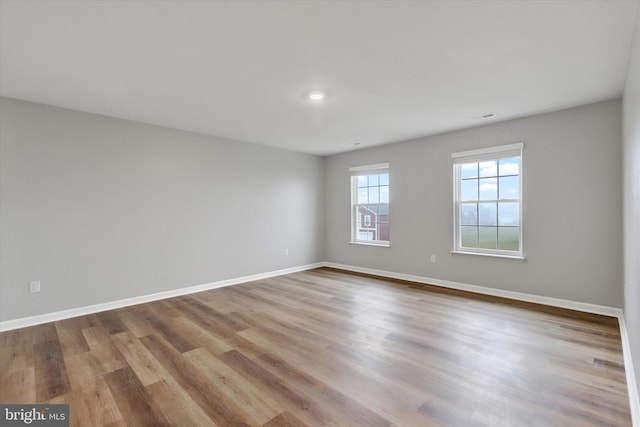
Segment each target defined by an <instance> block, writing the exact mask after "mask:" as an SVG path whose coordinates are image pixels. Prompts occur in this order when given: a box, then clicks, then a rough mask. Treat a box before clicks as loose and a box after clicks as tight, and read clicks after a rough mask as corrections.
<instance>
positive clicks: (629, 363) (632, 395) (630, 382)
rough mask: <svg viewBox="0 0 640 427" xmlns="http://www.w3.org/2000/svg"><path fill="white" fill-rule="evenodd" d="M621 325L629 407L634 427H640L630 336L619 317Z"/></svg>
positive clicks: (621, 318) (639, 399)
mask: <svg viewBox="0 0 640 427" xmlns="http://www.w3.org/2000/svg"><path fill="white" fill-rule="evenodd" d="M618 322H619V323H620V336H621V337H622V355H623V357H624V371H625V374H626V376H627V388H628V391H629V405H630V406H631V421H632V424H633V426H634V427H640V391H639V390H638V384H637V383H636V375H635V371H634V369H633V360H632V358H631V347H630V344H629V334H628V332H627V323H626V321H625V319H624V316H620V317H618Z"/></svg>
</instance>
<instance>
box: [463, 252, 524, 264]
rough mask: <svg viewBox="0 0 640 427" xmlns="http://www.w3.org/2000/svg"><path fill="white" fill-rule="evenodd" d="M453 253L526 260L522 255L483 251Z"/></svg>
mask: <svg viewBox="0 0 640 427" xmlns="http://www.w3.org/2000/svg"><path fill="white" fill-rule="evenodd" d="M451 253H452V254H453V255H475V256H481V257H488V258H500V259H506V260H511V261H519V262H525V261H526V258H525V257H523V256H520V255H502V254H488V253H483V252H465V251H451Z"/></svg>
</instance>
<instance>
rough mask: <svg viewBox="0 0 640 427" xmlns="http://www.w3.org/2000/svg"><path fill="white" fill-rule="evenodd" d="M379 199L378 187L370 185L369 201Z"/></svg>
mask: <svg viewBox="0 0 640 427" xmlns="http://www.w3.org/2000/svg"><path fill="white" fill-rule="evenodd" d="M379 201H380V197H379V196H378V187H369V203H378V202H379Z"/></svg>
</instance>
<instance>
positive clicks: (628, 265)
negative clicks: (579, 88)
mask: <svg viewBox="0 0 640 427" xmlns="http://www.w3.org/2000/svg"><path fill="white" fill-rule="evenodd" d="M623 111H624V115H623V123H624V143H623V147H624V148H623V150H624V151H623V153H624V164H623V168H624V315H625V321H626V324H627V328H628V333H629V341H630V344H631V354H632V356H633V366H634V369H635V374H636V384H637V385H638V387H640V243H639V242H640V9H638V18H637V19H636V28H635V36H634V40H633V47H632V49H631V59H630V61H629V68H628V70H627V83H626V86H625V89H624V96H623Z"/></svg>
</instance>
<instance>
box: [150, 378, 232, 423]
mask: <svg viewBox="0 0 640 427" xmlns="http://www.w3.org/2000/svg"><path fill="white" fill-rule="evenodd" d="M147 391H148V392H149V395H150V396H151V397H152V398H153V400H154V401H155V402H156V404H157V405H159V406H162V410H163V412H164V413H165V415H166V416H167V418H168V419H169V422H170V423H171V425H174V426H198V427H207V426H216V424H215V423H214V422H213V420H212V419H211V418H209V416H208V415H207V414H206V412H204V411H203V410H202V408H200V407H199V406H198V405H197V404H196V403H195V402H194V401H193V399H191V397H190V396H189V394H187V393H186V392H185V391H184V389H183V388H182V387H180V385H179V384H178V383H177V382H175V381H174V380H173V378H163V379H162V380H160V381H158V382H157V383H155V384H151V385H149V386H147ZM220 427H223V426H220Z"/></svg>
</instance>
